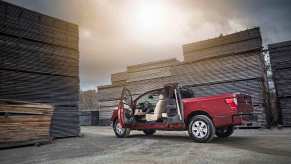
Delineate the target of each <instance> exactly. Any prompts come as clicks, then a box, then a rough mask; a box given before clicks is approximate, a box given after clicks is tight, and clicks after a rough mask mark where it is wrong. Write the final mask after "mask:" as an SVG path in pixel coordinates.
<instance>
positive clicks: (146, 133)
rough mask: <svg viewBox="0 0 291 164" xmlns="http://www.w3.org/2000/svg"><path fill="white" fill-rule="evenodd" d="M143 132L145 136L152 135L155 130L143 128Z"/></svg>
mask: <svg viewBox="0 0 291 164" xmlns="http://www.w3.org/2000/svg"><path fill="white" fill-rule="evenodd" d="M143 133H144V134H145V135H146V136H152V135H153V134H155V133H156V130H154V129H145V130H143Z"/></svg>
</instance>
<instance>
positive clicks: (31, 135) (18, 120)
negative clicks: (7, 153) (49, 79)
mask: <svg viewBox="0 0 291 164" xmlns="http://www.w3.org/2000/svg"><path fill="white" fill-rule="evenodd" d="M53 112H54V107H53V106H51V105H47V104H39V103H29V102H20V101H11V100H0V148H6V147H12V146H19V145H25V144H33V143H39V142H49V141H50V139H51V138H50V133H49V132H50V126H51V120H52V115H53Z"/></svg>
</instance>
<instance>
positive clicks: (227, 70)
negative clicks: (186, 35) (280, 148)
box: [174, 28, 269, 126]
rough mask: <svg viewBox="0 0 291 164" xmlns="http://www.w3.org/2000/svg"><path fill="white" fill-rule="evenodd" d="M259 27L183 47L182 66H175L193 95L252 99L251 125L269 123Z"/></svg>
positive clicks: (181, 79) (182, 81) (178, 76)
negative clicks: (238, 95)
mask: <svg viewBox="0 0 291 164" xmlns="http://www.w3.org/2000/svg"><path fill="white" fill-rule="evenodd" d="M261 49H262V40H261V33H260V30H259V28H254V29H249V30H245V31H241V32H238V33H234V34H230V35H226V36H220V37H218V38H213V39H209V40H205V41H200V42H195V43H190V44H186V45H184V46H183V50H184V59H185V61H184V63H181V64H180V65H178V66H177V67H174V72H175V74H176V77H177V78H178V79H179V81H180V83H181V84H183V85H187V86H189V87H191V88H192V90H193V91H194V94H195V95H196V96H209V95H214V94H221V93H227V92H229V93H231V92H241V93H244V94H249V95H251V96H252V97H253V105H254V109H255V111H254V114H255V117H254V119H253V120H252V123H253V126H265V125H267V124H269V122H268V121H269V120H268V119H269V118H268V117H269V108H268V106H267V103H266V101H267V94H266V92H267V87H266V72H265V64H264V56H263V54H262V53H261Z"/></svg>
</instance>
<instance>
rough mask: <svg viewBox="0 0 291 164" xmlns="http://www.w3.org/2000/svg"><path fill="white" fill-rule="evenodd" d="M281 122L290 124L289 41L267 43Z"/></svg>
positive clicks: (290, 69)
mask: <svg viewBox="0 0 291 164" xmlns="http://www.w3.org/2000/svg"><path fill="white" fill-rule="evenodd" d="M269 55H270V63H271V67H272V73H273V80H274V83H275V88H276V94H277V101H278V103H277V104H278V108H279V109H280V113H281V116H280V117H281V123H282V124H283V125H284V126H291V41H286V42H281V43H275V44H271V45H269Z"/></svg>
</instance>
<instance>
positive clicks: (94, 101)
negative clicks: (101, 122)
mask: <svg viewBox="0 0 291 164" xmlns="http://www.w3.org/2000/svg"><path fill="white" fill-rule="evenodd" d="M79 108H80V116H79V119H80V125H82V126H88V125H97V123H98V119H99V103H98V98H97V92H96V91H95V90H88V91H80V103H79Z"/></svg>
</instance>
